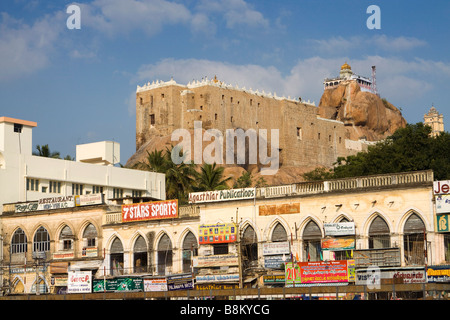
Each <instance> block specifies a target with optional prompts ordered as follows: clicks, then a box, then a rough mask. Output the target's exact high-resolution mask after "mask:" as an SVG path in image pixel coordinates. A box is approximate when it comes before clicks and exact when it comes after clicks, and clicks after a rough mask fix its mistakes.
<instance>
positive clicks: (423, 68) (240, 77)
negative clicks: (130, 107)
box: [133, 56, 450, 105]
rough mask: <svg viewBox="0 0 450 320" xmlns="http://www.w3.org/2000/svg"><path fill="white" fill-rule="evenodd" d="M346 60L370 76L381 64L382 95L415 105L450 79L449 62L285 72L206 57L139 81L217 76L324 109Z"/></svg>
mask: <svg viewBox="0 0 450 320" xmlns="http://www.w3.org/2000/svg"><path fill="white" fill-rule="evenodd" d="M345 61H347V62H348V63H349V64H350V65H351V67H352V70H353V71H354V72H355V73H357V74H360V75H362V76H367V77H369V78H370V77H371V66H372V65H376V66H377V86H378V90H379V92H380V94H381V96H382V97H385V98H387V99H388V100H389V101H398V102H400V103H402V104H407V103H411V102H413V101H414V100H415V99H417V98H420V97H422V96H423V95H425V94H426V93H428V92H429V91H430V90H432V89H433V88H434V86H435V85H437V83H436V82H434V81H435V80H434V79H439V80H438V81H441V80H442V79H447V80H448V78H449V77H450V64H448V63H444V62H440V61H438V62H436V61H428V60H420V59H415V60H410V61H407V60H401V59H399V58H385V57H380V56H368V57H365V58H363V59H358V60H356V59H353V60H350V59H348V57H340V58H331V59H326V58H322V57H311V58H308V59H304V60H299V61H298V62H297V63H296V64H295V65H294V66H293V67H292V68H291V70H290V72H289V73H288V74H282V72H280V71H279V70H278V69H277V68H275V67H274V66H260V65H253V64H247V65H235V64H230V63H225V62H218V61H211V60H200V59H179V60H177V59H164V60H161V61H159V62H158V63H155V64H149V65H143V66H141V67H140V68H139V70H138V71H137V73H136V75H135V77H134V79H133V81H136V83H137V84H138V85H143V84H144V83H147V82H148V81H150V82H152V81H156V80H164V81H167V80H169V79H170V78H171V77H173V79H174V80H175V81H176V82H177V83H180V84H187V83H188V82H190V81H192V80H201V79H202V78H203V77H205V76H206V77H208V78H209V79H211V78H213V77H214V76H215V75H217V77H218V79H219V80H221V81H224V82H225V83H227V84H231V85H233V86H236V85H238V86H239V87H241V88H242V87H245V88H247V89H249V88H252V89H253V90H256V89H258V90H259V91H262V90H264V91H265V92H271V93H274V92H275V93H276V94H277V95H278V96H286V97H287V96H291V97H292V98H298V97H299V96H301V97H302V99H303V100H308V99H310V100H312V101H313V100H314V101H315V102H316V105H318V103H319V101H320V97H321V96H322V93H323V84H322V82H323V79H324V78H326V77H333V76H338V75H339V71H340V66H341V65H342V64H343V63H344V62H345ZM429 74H434V75H435V78H430V77H429V76H428V75H429Z"/></svg>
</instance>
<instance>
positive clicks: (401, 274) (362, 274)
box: [355, 268, 427, 285]
mask: <svg viewBox="0 0 450 320" xmlns="http://www.w3.org/2000/svg"><path fill="white" fill-rule="evenodd" d="M369 269H370V268H369ZM372 275H373V269H370V270H367V269H366V270H364V269H358V270H357V272H356V283H355V284H356V285H366V284H367V281H368V279H369V278H370V277H371V276H372ZM379 278H380V279H381V280H386V279H393V280H394V279H400V280H401V281H400V283H403V284H410V283H426V282H427V277H426V273H425V270H424V269H423V268H421V269H407V268H403V269H402V268H398V269H394V268H389V269H383V268H381V269H380V271H379Z"/></svg>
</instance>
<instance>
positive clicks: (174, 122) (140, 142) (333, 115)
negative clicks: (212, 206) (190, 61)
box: [127, 64, 406, 183]
mask: <svg viewBox="0 0 450 320" xmlns="http://www.w3.org/2000/svg"><path fill="white" fill-rule="evenodd" d="M345 65H346V66H348V65H347V64H345ZM346 68H347V67H346ZM346 71H347V72H348V70H346ZM342 80H343V81H340V82H339V84H337V85H335V86H333V87H332V88H331V87H330V88H327V89H326V90H324V94H323V96H322V98H321V101H320V104H319V106H318V107H317V106H316V105H315V103H311V102H309V101H302V100H301V99H300V98H299V99H291V98H290V97H288V98H286V97H280V96H277V95H276V94H272V93H266V92H264V91H262V92H260V91H258V90H252V89H246V88H240V87H236V86H232V85H230V84H226V83H224V82H222V81H219V80H218V79H217V78H216V77H214V79H211V80H208V79H203V80H202V81H193V82H190V83H188V84H187V85H182V84H178V83H176V81H174V80H173V79H171V80H170V81H156V82H152V83H147V84H145V85H143V86H138V87H137V90H136V153H135V154H134V155H133V156H132V157H131V158H130V159H129V160H128V162H127V166H132V165H133V164H135V163H136V162H138V161H143V160H144V159H145V157H146V155H147V153H146V151H153V150H154V149H165V147H166V146H169V145H176V144H178V143H179V142H178V141H171V134H172V132H173V131H174V130H176V129H180V128H183V129H187V130H192V131H191V132H193V129H194V121H201V122H202V128H203V130H208V129H217V130H219V131H220V132H222V133H223V134H224V133H225V131H226V130H227V129H238V128H241V129H243V130H247V129H254V130H256V131H258V130H259V129H267V130H268V131H270V130H271V129H278V130H279V160H280V170H279V171H278V173H277V175H276V177H269V178H268V179H266V180H268V183H272V182H273V183H291V182H293V181H299V180H301V177H300V174H301V173H303V172H306V171H310V170H312V169H314V168H316V167H318V166H324V167H332V166H333V164H334V163H335V161H336V159H337V157H346V156H348V155H351V154H355V153H357V152H360V151H364V150H367V146H368V145H370V143H373V142H374V141H378V140H382V139H384V138H385V137H387V136H388V135H390V134H392V133H393V132H394V131H395V130H396V129H397V128H399V127H402V126H405V125H406V121H405V120H404V119H403V117H402V115H401V112H400V111H399V110H398V109H397V108H395V107H394V106H392V105H391V104H390V103H388V102H387V101H385V100H382V99H380V98H379V97H378V96H377V95H376V94H374V93H371V92H368V91H367V90H361V86H360V85H359V84H358V82H357V80H356V79H342ZM267 138H268V139H267V140H268V141H267V143H268V144H269V145H270V136H268V137H267ZM205 145H206V144H205V143H204V144H203V147H205ZM269 150H270V148H269ZM224 154H225V152H224ZM224 163H225V162H224ZM227 167H228V168H227V169H228V173H229V175H232V176H233V175H234V176H235V177H236V178H237V176H240V172H241V171H242V170H243V169H242V168H245V169H246V170H251V171H252V172H253V173H255V174H257V173H258V172H259V170H260V169H261V165H260V164H258V165H255V166H248V165H247V166H245V165H244V166H236V165H235V166H234V169H233V166H232V165H231V166H230V165H228V166H227ZM239 168H240V170H238V169H239ZM233 170H234V171H233ZM226 172H227V171H226Z"/></svg>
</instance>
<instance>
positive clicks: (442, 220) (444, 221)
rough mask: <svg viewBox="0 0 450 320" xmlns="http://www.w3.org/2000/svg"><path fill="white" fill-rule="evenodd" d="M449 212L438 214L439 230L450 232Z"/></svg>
mask: <svg viewBox="0 0 450 320" xmlns="http://www.w3.org/2000/svg"><path fill="white" fill-rule="evenodd" d="M448 216H449V215H448V214H442V215H440V216H436V224H437V232H450V226H449V221H448V220H449V219H448Z"/></svg>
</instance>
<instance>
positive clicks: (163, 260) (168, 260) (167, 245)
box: [157, 234, 172, 275]
mask: <svg viewBox="0 0 450 320" xmlns="http://www.w3.org/2000/svg"><path fill="white" fill-rule="evenodd" d="M157 257H158V274H159V275H165V274H166V273H167V272H168V271H169V270H167V268H170V267H172V241H170V238H169V236H168V235H167V234H164V235H163V236H162V237H161V239H160V240H159V243H158V251H157ZM169 273H170V272H169Z"/></svg>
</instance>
